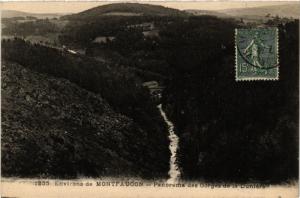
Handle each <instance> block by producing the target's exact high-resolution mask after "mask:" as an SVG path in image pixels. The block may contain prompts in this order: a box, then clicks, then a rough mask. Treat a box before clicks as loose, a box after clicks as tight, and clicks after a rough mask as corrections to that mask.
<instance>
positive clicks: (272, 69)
mask: <svg viewBox="0 0 300 198" xmlns="http://www.w3.org/2000/svg"><path fill="white" fill-rule="evenodd" d="M235 55H236V63H235V64H236V65H235V67H236V76H235V79H236V81H250V80H278V79H279V57H278V29H277V28H253V29H236V30H235Z"/></svg>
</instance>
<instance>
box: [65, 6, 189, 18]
mask: <svg viewBox="0 0 300 198" xmlns="http://www.w3.org/2000/svg"><path fill="white" fill-rule="evenodd" d="M107 15H113V16H147V15H156V16H185V15H188V14H187V13H186V12H185V11H180V10H177V9H174V8H167V7H164V6H160V5H149V4H140V3H113V4H107V5H102V6H97V7H94V8H91V9H88V10H85V11H82V12H79V13H75V14H71V15H66V16H64V18H66V19H77V18H81V19H90V18H95V17H99V16H107Z"/></svg>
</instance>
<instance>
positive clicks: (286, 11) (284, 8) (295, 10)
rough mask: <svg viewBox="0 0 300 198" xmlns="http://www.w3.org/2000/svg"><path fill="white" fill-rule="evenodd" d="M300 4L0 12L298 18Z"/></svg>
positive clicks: (120, 5) (68, 16)
mask: <svg viewBox="0 0 300 198" xmlns="http://www.w3.org/2000/svg"><path fill="white" fill-rule="evenodd" d="M299 13H300V4H299V3H289V4H286V5H272V6H259V7H251V8H234V9H224V10H205V9H203V10H202V9H186V10H178V9H174V8H168V7H164V6H160V5H150V4H140V3H112V4H107V5H102V6H97V7H94V8H91V9H88V10H84V11H82V12H78V13H29V12H23V11H17V10H2V18H12V17H26V16H34V17H38V18H46V17H48V18H52V17H63V18H64V19H75V18H81V19H90V18H94V17H98V16H145V15H157V16H187V15H196V16H199V15H213V16H217V17H221V18H230V17H241V16H261V17H264V16H266V15H267V14H270V15H272V16H276V15H278V16H280V17H288V18H290V17H292V18H299Z"/></svg>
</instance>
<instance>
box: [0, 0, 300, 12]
mask: <svg viewBox="0 0 300 198" xmlns="http://www.w3.org/2000/svg"><path fill="white" fill-rule="evenodd" d="M293 1H294V2H295V1H298V0H293ZM123 2H124V1H123ZM127 2H135V3H136V2H139V3H147V4H155V5H162V6H165V7H169V8H176V9H180V10H186V9H200V10H222V9H230V8H246V7H248V8H249V7H257V6H269V5H282V4H287V2H286V1H285V2H284V1H273V2H270V1H259V2H258V1H247V2H245V1H237V0H235V1H226V0H225V1H224V0H223V1H209V2H207V1H206V2H204V1H197V2H195V1H192V2H191V1H181V2H178V1H177V2H174V1H163V2H162V1H157V0H156V1H127ZM298 2H299V1H298ZM110 3H119V1H110V2H108V1H102V2H101V1H85V2H83V1H81V2H80V1H68V0H66V1H56V2H55V1H51V2H49V1H48V2H45V1H44V2H41V1H31V2H28V1H26V2H25V1H18V2H13V1H10V2H3V1H2V2H1V3H0V6H1V9H2V10H17V11H23V12H31V13H78V12H81V11H84V10H87V9H89V8H93V7H96V6H100V5H104V4H110Z"/></svg>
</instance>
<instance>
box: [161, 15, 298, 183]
mask: <svg viewBox="0 0 300 198" xmlns="http://www.w3.org/2000/svg"><path fill="white" fill-rule="evenodd" d="M270 24H272V22H270ZM203 27H205V31H203ZM278 27H279V43H280V49H279V54H280V80H279V81H272V82H270V81H256V82H255V81H254V82H236V81H235V77H234V76H235V74H234V72H235V71H234V62H235V61H234V37H233V35H234V26H232V24H226V23H224V22H223V23H222V24H219V25H218V24H217V23H216V22H213V23H212V24H210V22H209V20H201V19H199V20H194V21H190V23H188V24H186V26H176V27H175V28H177V29H176V31H175V30H173V31H172V30H170V31H171V32H176V33H174V34H173V35H171V34H169V36H168V38H169V39H170V40H171V41H176V43H178V45H176V47H174V50H173V51H172V53H171V54H172V56H171V58H170V60H171V62H170V65H171V68H170V69H171V71H172V74H173V75H172V78H171V81H170V82H169V83H168V86H167V90H165V95H164V96H165V97H164V100H165V102H164V103H165V106H166V108H167V110H168V112H169V115H170V116H171V117H172V118H173V121H174V123H175V124H176V126H177V132H178V134H179V135H180V149H179V152H180V153H179V165H180V167H182V175H183V178H186V179H200V178H202V179H205V180H207V181H224V180H228V181H233V182H249V181H250V182H258V181H260V182H276V183H277V182H282V181H287V180H288V179H292V178H294V179H295V178H297V175H298V168H297V167H298V158H297V155H298V107H299V106H298V105H299V103H298V94H299V92H298V73H299V66H298V63H299V59H298V54H299V51H298V43H299V40H298V35H299V32H298V29H299V26H298V21H294V22H290V23H287V24H278ZM194 35H197V36H194ZM171 36H172V37H171ZM222 45H223V49H222V47H221V46H222ZM170 50H172V49H170Z"/></svg>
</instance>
